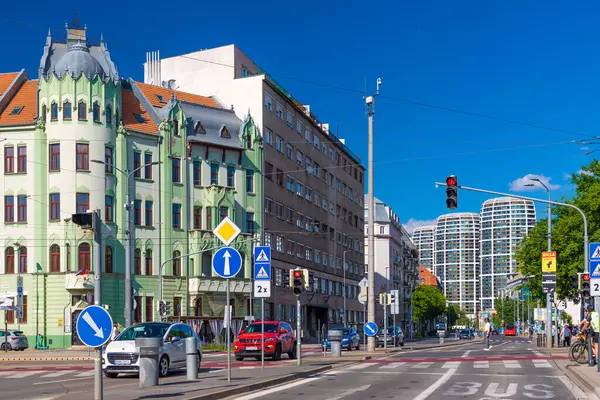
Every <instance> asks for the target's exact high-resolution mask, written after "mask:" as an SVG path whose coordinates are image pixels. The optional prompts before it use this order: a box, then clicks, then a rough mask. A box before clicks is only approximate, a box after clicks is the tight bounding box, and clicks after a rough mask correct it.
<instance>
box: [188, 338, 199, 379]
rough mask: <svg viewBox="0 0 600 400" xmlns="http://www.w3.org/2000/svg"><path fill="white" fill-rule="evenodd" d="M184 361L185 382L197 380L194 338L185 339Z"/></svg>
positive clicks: (196, 353)
mask: <svg viewBox="0 0 600 400" xmlns="http://www.w3.org/2000/svg"><path fill="white" fill-rule="evenodd" d="M185 361H186V371H187V380H188V381H195V380H196V379H198V343H197V342H196V338H195V337H194V336H192V337H188V338H185Z"/></svg>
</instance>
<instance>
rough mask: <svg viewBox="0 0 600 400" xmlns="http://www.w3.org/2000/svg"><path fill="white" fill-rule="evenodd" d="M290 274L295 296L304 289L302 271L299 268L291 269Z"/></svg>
mask: <svg viewBox="0 0 600 400" xmlns="http://www.w3.org/2000/svg"><path fill="white" fill-rule="evenodd" d="M290 275H291V276H290V280H291V281H292V290H293V291H294V294H295V295H296V296H300V294H302V291H303V290H304V273H303V271H302V270H301V269H292V270H290Z"/></svg>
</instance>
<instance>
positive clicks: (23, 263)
mask: <svg viewBox="0 0 600 400" xmlns="http://www.w3.org/2000/svg"><path fill="white" fill-rule="evenodd" d="M19 272H20V273H22V274H26V273H27V247H21V248H20V249H19Z"/></svg>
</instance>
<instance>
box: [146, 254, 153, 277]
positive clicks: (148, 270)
mask: <svg viewBox="0 0 600 400" xmlns="http://www.w3.org/2000/svg"><path fill="white" fill-rule="evenodd" d="M145 261H146V275H152V250H150V249H148V250H146V260H145Z"/></svg>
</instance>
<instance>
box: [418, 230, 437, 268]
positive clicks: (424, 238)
mask: <svg viewBox="0 0 600 400" xmlns="http://www.w3.org/2000/svg"><path fill="white" fill-rule="evenodd" d="M434 236H435V225H427V226H420V227H418V228H415V230H414V231H413V234H412V241H413V243H414V244H415V247H416V248H417V251H418V252H419V264H421V265H422V266H424V267H425V268H427V269H428V270H429V271H433V248H434V246H433V242H434Z"/></svg>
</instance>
